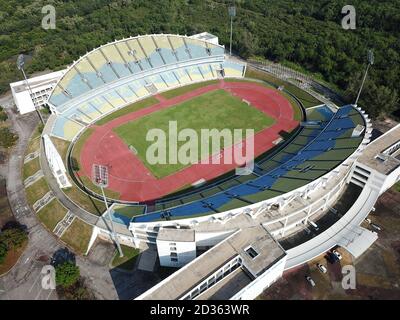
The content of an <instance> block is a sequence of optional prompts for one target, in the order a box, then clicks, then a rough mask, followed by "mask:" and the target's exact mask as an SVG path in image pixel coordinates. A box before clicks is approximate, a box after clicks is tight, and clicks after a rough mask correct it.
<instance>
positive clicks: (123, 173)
mask: <svg viewBox="0 0 400 320" xmlns="http://www.w3.org/2000/svg"><path fill="white" fill-rule="evenodd" d="M217 89H224V90H227V91H229V92H231V94H233V95H235V96H237V97H239V98H241V99H245V100H247V101H249V102H250V103H251V105H252V106H254V107H256V108H257V109H259V110H261V111H262V112H264V113H266V114H267V115H268V116H270V117H272V118H274V119H275V120H276V121H275V123H274V124H273V125H272V126H271V127H269V128H266V129H264V130H262V131H260V132H258V133H256V134H255V136H254V153H255V157H257V156H259V155H260V154H262V153H264V152H265V151H267V150H269V149H271V148H272V147H273V146H274V141H275V140H277V139H278V138H280V136H279V132H280V131H286V132H289V131H291V130H293V129H294V128H295V127H296V126H297V125H298V121H295V120H294V111H293V109H292V106H291V105H290V103H289V102H288V101H287V100H286V99H285V98H284V97H283V96H282V95H281V94H280V93H279V92H278V91H277V90H274V89H269V88H266V87H265V86H262V85H260V84H256V83H250V82H224V81H220V82H219V83H218V84H213V85H209V86H206V87H202V88H199V89H196V90H194V91H192V92H189V93H186V94H184V95H181V96H179V97H175V98H172V99H165V98H163V97H161V96H156V98H157V99H158V100H159V103H157V104H155V105H153V106H151V107H148V108H145V109H141V110H138V111H135V112H132V113H130V114H127V115H125V116H122V117H120V118H117V119H115V120H113V121H110V122H108V123H107V124H105V125H102V126H95V125H93V126H92V128H93V129H94V132H93V133H92V134H91V135H90V137H89V138H88V139H87V141H86V143H85V144H84V146H83V148H82V152H81V156H80V163H81V165H82V169H81V171H80V172H79V175H84V176H87V177H90V176H91V172H92V171H91V170H92V169H91V168H92V165H93V164H94V163H96V164H103V165H107V166H109V189H111V190H113V191H116V192H118V193H119V194H120V200H124V201H152V200H156V199H159V198H161V197H163V196H166V195H168V194H171V193H173V192H174V191H176V190H178V189H180V188H182V187H184V186H187V185H191V184H193V183H195V182H197V181H199V180H200V179H205V180H212V179H214V178H216V177H218V176H220V175H222V174H224V173H226V172H228V171H231V170H233V169H235V168H236V167H237V166H238V165H237V164H235V163H233V164H224V163H223V158H224V152H233V150H242V151H243V154H245V149H244V148H243V147H244V146H245V144H244V143H243V144H242V143H239V144H236V145H235V146H232V147H231V148H230V149H226V150H221V152H220V154H219V155H214V156H213V157H210V159H212V158H214V157H220V158H221V159H222V161H220V164H201V163H200V164H194V165H191V166H189V167H186V168H184V169H182V170H181V171H179V172H176V173H174V174H172V175H170V176H167V177H164V178H161V179H157V178H156V177H154V176H153V175H152V173H151V171H150V170H149V169H148V168H147V167H146V166H145V165H144V164H143V163H142V162H141V160H140V159H139V158H138V157H136V156H135V155H134V154H133V153H132V151H130V150H129V148H128V146H127V145H126V144H125V143H124V142H123V140H122V139H120V138H119V137H118V136H117V135H116V134H115V133H114V132H113V131H112V130H113V128H115V127H118V126H120V125H122V124H124V123H126V122H129V121H132V120H135V119H139V118H141V117H143V116H145V115H148V114H151V113H153V112H156V111H158V110H162V109H165V108H169V107H171V106H174V105H176V104H179V103H181V102H183V101H186V100H189V99H192V98H194V97H196V96H199V95H202V94H204V93H206V92H209V91H212V90H217ZM242 142H245V141H242ZM242 146H243V147H242ZM235 148H239V149H235ZM242 148H243V149H242ZM231 154H232V153H231ZM210 163H211V161H210Z"/></svg>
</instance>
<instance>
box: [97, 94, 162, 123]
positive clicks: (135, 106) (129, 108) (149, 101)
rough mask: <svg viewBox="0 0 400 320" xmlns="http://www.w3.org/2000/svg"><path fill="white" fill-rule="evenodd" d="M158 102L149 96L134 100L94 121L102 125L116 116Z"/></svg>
mask: <svg viewBox="0 0 400 320" xmlns="http://www.w3.org/2000/svg"><path fill="white" fill-rule="evenodd" d="M158 102H159V101H158V100H157V99H156V98H155V97H150V98H147V99H144V100H141V101H138V102H135V103H133V104H131V105H129V106H127V107H124V108H122V109H120V110H117V111H115V112H113V113H111V114H110V115H108V116H106V117H104V118H102V119H100V120H99V121H97V122H96V125H98V126H102V125H103V124H106V123H107V122H110V121H112V120H114V119H117V118H119V117H122V116H124V115H127V114H129V113H132V112H135V111H138V110H140V109H144V108H147V107H151V106H153V105H155V104H157V103H158Z"/></svg>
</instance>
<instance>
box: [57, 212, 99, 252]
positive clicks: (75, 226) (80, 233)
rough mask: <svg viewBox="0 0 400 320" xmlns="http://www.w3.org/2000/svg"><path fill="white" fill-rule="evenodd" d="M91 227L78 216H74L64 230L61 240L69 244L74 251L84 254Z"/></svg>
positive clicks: (90, 234)
mask: <svg viewBox="0 0 400 320" xmlns="http://www.w3.org/2000/svg"><path fill="white" fill-rule="evenodd" d="M92 231H93V227H92V226H91V225H89V224H87V223H85V222H83V221H82V220H80V219H79V218H75V219H74V221H73V222H72V223H71V225H70V226H69V227H68V228H67V230H65V232H64V234H63V235H62V237H61V240H62V241H64V242H65V243H66V244H67V245H69V246H70V247H71V248H72V249H73V250H74V251H75V252H76V253H79V254H85V253H86V251H87V249H88V245H89V241H90V237H91V236H92Z"/></svg>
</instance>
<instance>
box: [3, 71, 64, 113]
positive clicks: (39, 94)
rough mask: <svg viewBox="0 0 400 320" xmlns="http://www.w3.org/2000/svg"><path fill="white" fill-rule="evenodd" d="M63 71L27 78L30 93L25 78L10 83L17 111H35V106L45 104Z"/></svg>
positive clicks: (39, 106) (38, 106)
mask: <svg viewBox="0 0 400 320" xmlns="http://www.w3.org/2000/svg"><path fill="white" fill-rule="evenodd" d="M65 71H66V70H61V71H56V72H51V73H47V74H44V75H41V76H37V77H33V78H30V79H28V83H29V85H30V87H31V90H32V94H30V93H29V88H28V85H27V83H26V81H25V80H22V81H18V82H13V83H10V88H11V93H12V95H13V98H14V103H15V105H16V106H17V108H18V112H19V113H20V114H25V113H29V112H32V111H35V107H36V108H41V107H42V106H43V105H45V104H46V102H47V98H48V96H49V94H50V92H51V90H52V89H53V87H54V86H55V85H56V83H57V81H58V80H59V79H60V78H61V77H62V75H63V74H64V73H65Z"/></svg>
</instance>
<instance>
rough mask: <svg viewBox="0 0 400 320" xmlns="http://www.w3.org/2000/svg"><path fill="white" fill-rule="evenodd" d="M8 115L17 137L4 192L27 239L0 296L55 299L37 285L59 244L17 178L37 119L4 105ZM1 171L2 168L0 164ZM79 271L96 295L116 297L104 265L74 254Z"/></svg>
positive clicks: (7, 99)
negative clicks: (25, 228) (43, 269)
mask: <svg viewBox="0 0 400 320" xmlns="http://www.w3.org/2000/svg"><path fill="white" fill-rule="evenodd" d="M10 99H11V96H10V95H9V96H6V97H2V98H1V99H0V103H1V104H2V105H4V106H6V107H7V106H9V105H11V103H10ZM6 110H7V113H8V115H9V118H10V119H11V120H12V122H13V124H14V129H15V130H16V131H17V132H18V135H19V140H18V143H17V145H16V146H15V148H14V150H13V152H12V154H11V156H10V159H9V165H8V170H7V171H8V175H7V193H8V197H9V201H10V205H11V208H12V210H13V213H14V215H15V217H16V219H17V220H18V221H19V222H20V223H21V224H23V225H25V226H26V227H27V229H28V231H29V243H28V246H27V248H26V250H25V252H24V253H23V255H22V256H21V258H20V260H19V261H18V263H17V264H16V265H15V267H14V268H13V269H12V270H11V271H10V272H9V273H8V274H7V275H5V276H3V277H1V278H0V300H2V299H57V295H56V293H55V292H53V291H47V290H43V289H42V287H41V277H40V272H41V270H42V267H43V266H44V265H46V264H47V263H48V262H49V260H50V257H52V256H53V254H54V252H56V251H57V250H59V249H61V248H62V247H63V246H62V245H61V244H60V243H59V242H58V241H57V239H56V237H55V236H54V235H53V234H51V233H50V232H48V231H47V230H46V229H44V227H43V226H42V225H41V224H40V223H39V222H38V220H37V219H36V217H35V213H34V212H32V211H31V209H30V208H29V206H28V204H27V202H26V195H25V189H24V187H23V184H22V179H21V167H22V163H23V158H24V153H25V148H26V146H27V143H28V141H29V137H30V136H31V133H32V132H33V129H34V128H35V126H36V124H37V122H38V119H37V115H36V114H35V113H31V114H28V115H24V116H17V115H16V114H15V112H14V111H13V110H12V109H10V108H7V109H6ZM2 171H3V172H4V168H2ZM76 263H77V265H78V266H79V267H80V270H81V274H82V276H83V277H85V279H86V283H87V285H88V287H89V288H90V289H92V291H93V293H94V294H95V296H96V298H98V299H118V294H117V291H116V289H115V286H114V282H113V278H112V277H111V274H110V272H109V268H108V265H104V264H102V263H99V262H97V261H96V259H91V258H90V257H89V258H83V257H80V256H77V257H76Z"/></svg>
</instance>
